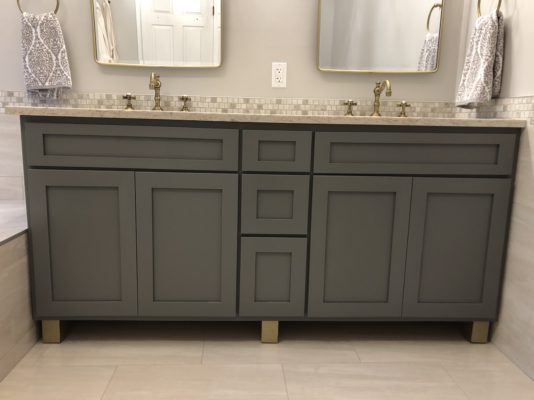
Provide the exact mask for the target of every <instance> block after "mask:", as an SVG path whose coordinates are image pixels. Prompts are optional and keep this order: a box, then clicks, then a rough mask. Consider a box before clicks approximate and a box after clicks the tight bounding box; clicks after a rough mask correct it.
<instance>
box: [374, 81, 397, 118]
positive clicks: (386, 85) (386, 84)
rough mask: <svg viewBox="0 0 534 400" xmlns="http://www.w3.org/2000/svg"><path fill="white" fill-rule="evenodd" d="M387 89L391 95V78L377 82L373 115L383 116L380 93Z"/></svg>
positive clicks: (388, 94)
mask: <svg viewBox="0 0 534 400" xmlns="http://www.w3.org/2000/svg"><path fill="white" fill-rule="evenodd" d="M384 89H385V90H386V96H388V97H390V96H391V94H392V93H393V91H392V90H391V82H390V81H389V80H387V79H386V80H385V81H382V82H376V86H375V89H374V91H373V92H374V94H375V110H374V112H373V113H372V114H371V117H381V116H382V114H380V95H381V94H382V92H383V91H384Z"/></svg>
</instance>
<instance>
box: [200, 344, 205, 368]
mask: <svg viewBox="0 0 534 400" xmlns="http://www.w3.org/2000/svg"><path fill="white" fill-rule="evenodd" d="M205 349H206V338H204V339H203V340H202V352H201V354H200V365H204V351H205Z"/></svg>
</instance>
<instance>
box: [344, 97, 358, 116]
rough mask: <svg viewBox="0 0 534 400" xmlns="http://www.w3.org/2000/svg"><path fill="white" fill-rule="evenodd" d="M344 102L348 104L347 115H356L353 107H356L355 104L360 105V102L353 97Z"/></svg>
mask: <svg viewBox="0 0 534 400" xmlns="http://www.w3.org/2000/svg"><path fill="white" fill-rule="evenodd" d="M344 104H345V105H346V106H347V112H346V113H345V116H349V117H352V116H354V113H353V109H354V106H357V105H358V102H357V101H354V100H352V99H349V100H347V101H346V102H345V103H344Z"/></svg>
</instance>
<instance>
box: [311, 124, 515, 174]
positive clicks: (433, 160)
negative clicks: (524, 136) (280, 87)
mask: <svg viewBox="0 0 534 400" xmlns="http://www.w3.org/2000/svg"><path fill="white" fill-rule="evenodd" d="M515 141H516V138H515V135H511V134H482V133H481V134H477V133H456V134H451V133H402V134H399V133H394V132H393V133H354V132H317V136H316V141H315V149H316V150H315V172H317V173H325V174H330V173H331V174H418V175H419V174H427V175H432V174H449V175H510V174H512V172H513V167H514V157H515Z"/></svg>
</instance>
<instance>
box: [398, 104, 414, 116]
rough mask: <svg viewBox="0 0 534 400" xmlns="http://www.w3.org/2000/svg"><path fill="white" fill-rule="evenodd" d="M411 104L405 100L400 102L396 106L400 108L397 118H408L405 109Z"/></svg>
mask: <svg viewBox="0 0 534 400" xmlns="http://www.w3.org/2000/svg"><path fill="white" fill-rule="evenodd" d="M411 106H412V105H411V104H408V103H407V102H406V101H405V100H403V101H401V102H400V103H399V104H397V107H400V108H401V111H400V113H399V117H402V118H406V117H408V114H406V109H407V108H409V107H411Z"/></svg>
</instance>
